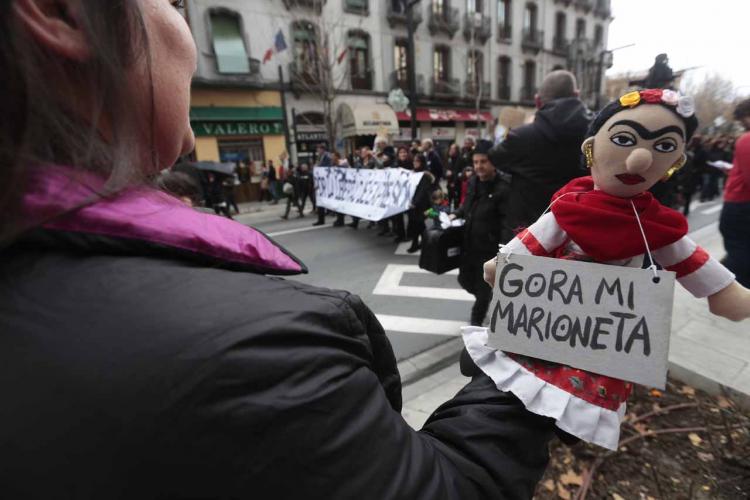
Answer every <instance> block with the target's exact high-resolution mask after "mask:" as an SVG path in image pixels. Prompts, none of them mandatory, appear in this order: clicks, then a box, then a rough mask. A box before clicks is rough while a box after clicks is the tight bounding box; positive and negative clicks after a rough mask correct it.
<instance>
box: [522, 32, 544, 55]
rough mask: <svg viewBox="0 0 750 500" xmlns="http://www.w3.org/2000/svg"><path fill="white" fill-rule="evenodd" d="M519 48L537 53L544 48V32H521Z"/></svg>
mask: <svg viewBox="0 0 750 500" xmlns="http://www.w3.org/2000/svg"><path fill="white" fill-rule="evenodd" d="M521 47H522V48H523V49H528V50H533V51H536V52H539V51H540V50H542V49H543V48H544V32H543V31H540V30H536V29H531V30H529V29H525V30H523V38H522V39H521Z"/></svg>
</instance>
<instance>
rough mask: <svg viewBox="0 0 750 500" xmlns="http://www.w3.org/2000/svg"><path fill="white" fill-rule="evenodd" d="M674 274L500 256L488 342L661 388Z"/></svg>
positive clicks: (570, 261) (522, 352) (499, 347)
mask: <svg viewBox="0 0 750 500" xmlns="http://www.w3.org/2000/svg"><path fill="white" fill-rule="evenodd" d="M674 280H675V274H674V273H672V272H668V271H659V272H658V283H655V282H654V274H653V272H652V271H651V270H649V269H637V268H630V267H621V266H611V265H604V264H596V263H590V262H579V261H572V260H564V259H552V258H548V257H532V256H526V255H511V256H510V258H509V259H507V261H506V256H505V255H503V254H500V256H499V259H498V265H497V272H496V275H495V288H494V292H493V297H492V303H491V306H490V330H491V334H490V336H489V345H490V346H491V347H495V348H497V349H500V350H503V351H506V352H511V353H516V354H523V355H528V356H531V357H534V358H539V359H544V360H547V361H554V362H557V363H562V364H566V365H569V366H572V367H575V368H580V369H582V370H587V371H590V372H594V373H598V374H602V375H607V376H610V377H614V378H618V379H621V380H627V381H630V382H635V383H638V384H642V385H646V386H650V387H659V388H664V387H665V385H666V379H667V354H668V352H669V335H670V331H671V325H672V300H673V295H674Z"/></svg>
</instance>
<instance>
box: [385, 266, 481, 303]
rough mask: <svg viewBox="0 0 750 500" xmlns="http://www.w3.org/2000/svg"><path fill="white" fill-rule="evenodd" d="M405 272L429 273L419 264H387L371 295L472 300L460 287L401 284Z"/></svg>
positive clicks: (450, 272) (455, 273)
mask: <svg viewBox="0 0 750 500" xmlns="http://www.w3.org/2000/svg"><path fill="white" fill-rule="evenodd" d="M405 273H415V274H431V273H430V272H429V271H425V270H424V269H420V268H419V266H411V265H402V264H388V266H386V268H385V271H383V274H382V275H381V276H380V280H379V281H378V284H377V285H375V289H374V290H373V291H372V293H373V295H393V296H397V297H417V298H423V299H442V300H457V301H463V302H474V296H473V295H471V294H469V293H467V292H466V291H464V290H462V289H461V288H438V287H431V286H405V285H401V278H402V277H403V276H404V274H405ZM445 275H447V276H457V275H458V270H457V269H454V270H453V271H449V272H447V273H445Z"/></svg>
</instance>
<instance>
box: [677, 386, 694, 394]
mask: <svg viewBox="0 0 750 500" xmlns="http://www.w3.org/2000/svg"><path fill="white" fill-rule="evenodd" d="M680 393H681V394H684V395H685V396H691V397H692V396H695V389H693V388H692V387H690V386H689V385H683V386H682V388H681V389H680Z"/></svg>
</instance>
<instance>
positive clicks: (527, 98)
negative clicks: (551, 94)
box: [521, 85, 536, 102]
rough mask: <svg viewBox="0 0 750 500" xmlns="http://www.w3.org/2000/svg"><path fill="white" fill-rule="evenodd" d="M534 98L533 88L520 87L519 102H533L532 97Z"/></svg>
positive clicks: (534, 91)
mask: <svg viewBox="0 0 750 500" xmlns="http://www.w3.org/2000/svg"><path fill="white" fill-rule="evenodd" d="M535 96H536V89H535V88H534V87H529V86H527V85H524V86H523V87H521V101H522V102H534V97H535Z"/></svg>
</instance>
